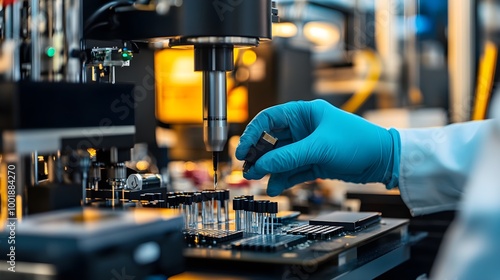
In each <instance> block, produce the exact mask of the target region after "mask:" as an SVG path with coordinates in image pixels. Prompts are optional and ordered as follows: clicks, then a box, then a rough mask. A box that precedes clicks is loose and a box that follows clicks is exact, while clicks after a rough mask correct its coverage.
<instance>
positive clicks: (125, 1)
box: [83, 0, 134, 33]
mask: <svg viewBox="0 0 500 280" xmlns="http://www.w3.org/2000/svg"><path fill="white" fill-rule="evenodd" d="M133 4H134V1H130V0H119V1H111V2H108V3H106V4H104V5H102V6H101V7H100V8H99V9H97V10H96V11H95V12H94V13H93V14H92V15H90V17H89V18H88V19H87V20H86V21H85V26H84V28H83V30H84V32H85V33H86V32H87V29H88V28H90V27H92V25H93V24H94V22H95V21H96V20H97V19H98V18H99V17H100V16H101V15H102V14H104V13H105V12H106V11H108V10H111V9H113V8H116V7H118V6H131V5H133Z"/></svg>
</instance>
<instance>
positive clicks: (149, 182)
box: [125, 173, 161, 190]
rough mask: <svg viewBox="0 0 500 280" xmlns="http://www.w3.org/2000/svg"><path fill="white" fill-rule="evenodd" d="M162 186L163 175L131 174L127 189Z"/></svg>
mask: <svg viewBox="0 0 500 280" xmlns="http://www.w3.org/2000/svg"><path fill="white" fill-rule="evenodd" d="M159 187H161V177H160V175H159V174H138V173H137V174H130V176H128V178H127V184H126V187H125V188H126V189H129V190H143V189H149V188H159Z"/></svg>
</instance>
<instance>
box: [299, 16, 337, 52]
mask: <svg viewBox="0 0 500 280" xmlns="http://www.w3.org/2000/svg"><path fill="white" fill-rule="evenodd" d="M304 36H305V37H306V38H307V39H308V40H309V41H311V42H312V43H313V44H314V45H315V46H316V48H317V49H319V50H324V49H329V48H331V47H333V46H335V45H336V44H337V43H338V42H339V40H340V31H339V29H338V27H337V26H335V25H333V24H330V23H326V22H315V21H311V22H308V23H306V24H305V25H304Z"/></svg>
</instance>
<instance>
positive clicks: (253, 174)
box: [243, 168, 265, 180]
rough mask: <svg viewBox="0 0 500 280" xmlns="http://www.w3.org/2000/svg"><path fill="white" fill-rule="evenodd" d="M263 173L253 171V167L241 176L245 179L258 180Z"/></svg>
mask: <svg viewBox="0 0 500 280" xmlns="http://www.w3.org/2000/svg"><path fill="white" fill-rule="evenodd" d="M264 176H265V174H261V173H258V172H255V169H254V168H250V169H249V170H248V171H247V172H243V178H245V179H247V180H260V179H262V177H264Z"/></svg>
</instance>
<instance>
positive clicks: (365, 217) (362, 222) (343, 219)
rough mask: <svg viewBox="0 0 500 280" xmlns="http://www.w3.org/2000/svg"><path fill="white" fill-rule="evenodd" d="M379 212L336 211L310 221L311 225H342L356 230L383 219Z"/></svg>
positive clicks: (350, 229)
mask: <svg viewBox="0 0 500 280" xmlns="http://www.w3.org/2000/svg"><path fill="white" fill-rule="evenodd" d="M381 215H382V214H381V213H379V212H342V211H336V212H332V213H330V214H327V215H322V216H319V217H317V218H314V219H312V220H310V221H309V224H310V225H329V226H342V227H344V228H345V230H347V231H356V230H359V229H361V228H363V227H367V226H369V225H371V224H374V223H377V222H379V221H380V219H381Z"/></svg>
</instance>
